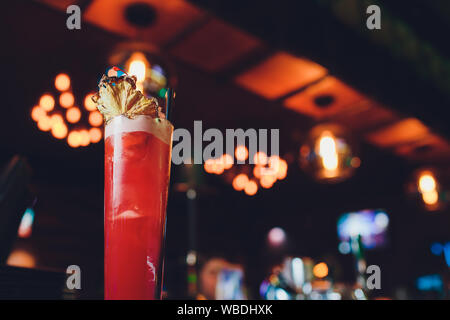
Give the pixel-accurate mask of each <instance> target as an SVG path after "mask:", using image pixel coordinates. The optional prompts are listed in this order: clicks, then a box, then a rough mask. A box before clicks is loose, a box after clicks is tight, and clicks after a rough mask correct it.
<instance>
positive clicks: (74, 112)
mask: <svg viewBox="0 0 450 320" xmlns="http://www.w3.org/2000/svg"><path fill="white" fill-rule="evenodd" d="M80 118H81V111H80V109H79V108H77V107H72V108H70V109H69V110H67V111H66V119H67V121H69V122H70V123H76V122H78V121H80Z"/></svg>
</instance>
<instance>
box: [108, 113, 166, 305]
mask: <svg viewBox="0 0 450 320" xmlns="http://www.w3.org/2000/svg"><path fill="white" fill-rule="evenodd" d="M172 133H173V126H172V124H171V123H170V122H169V121H167V120H165V119H159V118H152V117H150V116H146V115H139V116H137V117H135V118H133V119H129V118H127V117H125V116H122V115H120V116H116V117H114V118H113V119H112V120H111V121H110V122H109V123H108V124H107V125H106V127H105V299H160V296H161V285H162V268H163V247H164V233H165V221H166V206H167V191H168V185H169V176H170V161H171V150H172Z"/></svg>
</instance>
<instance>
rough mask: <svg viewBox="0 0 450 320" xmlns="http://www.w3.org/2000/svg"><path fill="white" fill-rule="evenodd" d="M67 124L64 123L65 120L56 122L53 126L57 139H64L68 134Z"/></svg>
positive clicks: (53, 133) (53, 132)
mask: <svg viewBox="0 0 450 320" xmlns="http://www.w3.org/2000/svg"><path fill="white" fill-rule="evenodd" d="M67 131H68V130H67V126H66V125H65V124H64V122H56V123H55V124H54V125H53V126H52V135H53V136H54V137H55V138H56V139H64V138H65V137H66V136H67Z"/></svg>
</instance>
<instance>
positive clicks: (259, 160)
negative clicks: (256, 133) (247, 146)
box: [253, 151, 267, 166]
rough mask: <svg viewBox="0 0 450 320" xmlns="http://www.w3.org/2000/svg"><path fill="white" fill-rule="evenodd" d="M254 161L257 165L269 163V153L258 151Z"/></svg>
mask: <svg viewBox="0 0 450 320" xmlns="http://www.w3.org/2000/svg"><path fill="white" fill-rule="evenodd" d="M253 162H254V163H255V164H256V165H260V166H265V165H266V164H267V154H266V153H265V152H263V151H258V152H257V153H255V155H254V157H253Z"/></svg>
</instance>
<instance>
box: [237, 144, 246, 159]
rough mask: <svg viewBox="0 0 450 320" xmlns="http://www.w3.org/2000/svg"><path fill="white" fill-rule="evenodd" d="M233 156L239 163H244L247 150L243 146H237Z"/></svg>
mask: <svg viewBox="0 0 450 320" xmlns="http://www.w3.org/2000/svg"><path fill="white" fill-rule="evenodd" d="M234 154H235V156H236V159H237V160H239V161H245V160H246V159H247V158H248V150H247V148H246V147H245V146H237V147H236V150H235V152H234Z"/></svg>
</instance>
